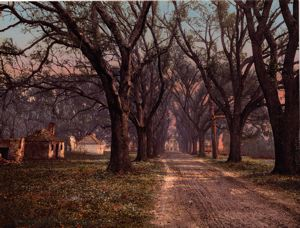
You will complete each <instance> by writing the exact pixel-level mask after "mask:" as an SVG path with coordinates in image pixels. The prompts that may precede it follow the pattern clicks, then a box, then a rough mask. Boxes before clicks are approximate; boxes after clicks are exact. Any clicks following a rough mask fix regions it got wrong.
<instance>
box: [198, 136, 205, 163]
mask: <svg viewBox="0 0 300 228" xmlns="http://www.w3.org/2000/svg"><path fill="white" fill-rule="evenodd" d="M205 156H206V155H205V139H204V135H203V134H199V157H205Z"/></svg>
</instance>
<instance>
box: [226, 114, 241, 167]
mask: <svg viewBox="0 0 300 228" xmlns="http://www.w3.org/2000/svg"><path fill="white" fill-rule="evenodd" d="M229 129H230V151H229V157H228V159H227V161H228V162H240V161H241V160H242V157H241V138H242V128H241V124H240V119H239V118H233V119H232V123H231V126H230V128H229Z"/></svg>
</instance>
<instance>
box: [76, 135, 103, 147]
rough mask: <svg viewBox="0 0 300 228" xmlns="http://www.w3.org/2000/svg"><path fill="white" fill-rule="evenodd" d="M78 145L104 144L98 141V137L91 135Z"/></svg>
mask: <svg viewBox="0 0 300 228" xmlns="http://www.w3.org/2000/svg"><path fill="white" fill-rule="evenodd" d="M78 144H90V145H91V144H92V145H93V144H96V145H102V144H103V143H102V141H101V140H99V139H97V137H96V136H95V135H93V134H91V135H87V136H85V137H83V138H82V139H81V140H79V141H78V142H77V145H78Z"/></svg>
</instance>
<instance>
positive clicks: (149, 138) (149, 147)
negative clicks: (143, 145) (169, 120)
mask: <svg viewBox="0 0 300 228" xmlns="http://www.w3.org/2000/svg"><path fill="white" fill-rule="evenodd" d="M146 134H147V157H148V158H153V157H155V156H157V153H155V151H154V150H153V149H154V148H153V128H152V122H150V123H149V125H148V127H147V132H146Z"/></svg>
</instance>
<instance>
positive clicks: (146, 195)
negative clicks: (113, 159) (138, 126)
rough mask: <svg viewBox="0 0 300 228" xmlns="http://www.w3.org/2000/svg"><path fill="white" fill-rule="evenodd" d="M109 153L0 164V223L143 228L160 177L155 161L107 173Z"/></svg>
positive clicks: (147, 218) (145, 224) (34, 225)
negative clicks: (115, 172)
mask: <svg viewBox="0 0 300 228" xmlns="http://www.w3.org/2000/svg"><path fill="white" fill-rule="evenodd" d="M107 162H108V156H100V157H92V158H89V159H87V158H84V156H79V157H72V158H69V159H65V160H60V161H35V162H24V163H23V164H21V165H15V164H14V165H5V166H0V227H3V226H9V227H15V226H22V227H24V226H25V227H28V226H33V227H57V226H59V227H65V226H67V227H69V226H72V227H74V226H76V227H81V226H85V227H99V226H101V227H120V226H121V227H132V226H135V227H141V226H147V224H148V222H149V221H150V219H151V213H150V212H151V210H152V209H153V206H154V193H155V191H156V190H157V188H158V186H159V183H160V181H161V180H162V176H161V165H160V164H159V163H156V162H143V163H134V164H133V168H134V171H133V172H131V173H128V174H124V175H113V174H111V173H109V172H107V171H106V167H107Z"/></svg>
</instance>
